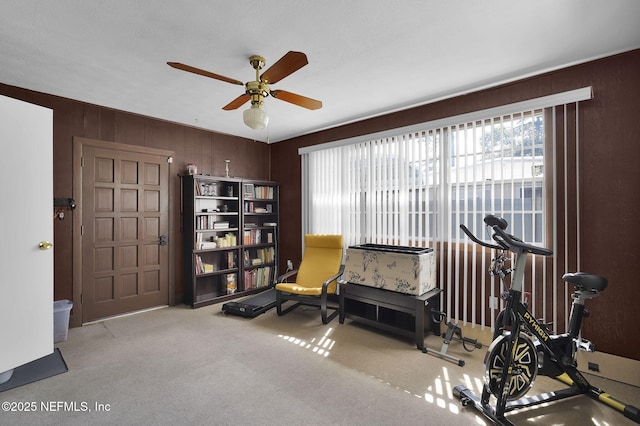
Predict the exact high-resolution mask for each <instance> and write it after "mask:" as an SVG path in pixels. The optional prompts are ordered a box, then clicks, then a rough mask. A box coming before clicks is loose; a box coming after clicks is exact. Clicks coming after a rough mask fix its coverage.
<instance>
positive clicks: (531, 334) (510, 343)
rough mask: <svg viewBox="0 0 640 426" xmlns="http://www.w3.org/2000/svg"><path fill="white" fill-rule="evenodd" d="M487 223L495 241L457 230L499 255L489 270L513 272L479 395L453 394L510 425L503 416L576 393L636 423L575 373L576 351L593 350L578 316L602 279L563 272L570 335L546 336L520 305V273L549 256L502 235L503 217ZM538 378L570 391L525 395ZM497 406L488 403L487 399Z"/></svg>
mask: <svg viewBox="0 0 640 426" xmlns="http://www.w3.org/2000/svg"><path fill="white" fill-rule="evenodd" d="M484 222H485V224H486V225H487V226H488V227H489V228H490V229H491V231H492V233H493V234H492V239H493V241H495V244H493V243H486V242H484V241H481V240H479V239H478V238H476V237H475V236H474V235H473V234H472V233H471V231H470V230H469V229H468V228H467V227H465V226H464V225H460V228H461V229H462V230H463V231H464V233H465V234H467V236H469V238H470V239H471V240H472V241H473V242H475V243H476V244H480V245H481V246H483V247H487V248H491V249H494V250H496V251H497V255H496V257H495V258H494V259H493V261H492V264H491V268H490V272H491V273H492V274H494V275H498V276H500V278H501V281H502V282H503V283H504V278H505V277H506V276H507V275H509V274H512V277H511V285H510V287H509V288H508V290H507V291H506V292H504V293H503V294H502V296H501V297H502V299H503V300H505V301H506V306H505V309H504V310H503V311H502V312H501V313H500V314H499V315H498V318H497V320H496V327H495V332H494V340H493V341H492V343H491V345H490V346H489V349H488V351H487V354H486V356H485V360H484V366H485V372H484V385H483V389H482V395H481V396H480V397H478V396H477V395H475V394H474V393H473V392H472V391H471V390H469V389H468V388H466V387H465V386H463V385H458V386H456V387H455V388H454V389H453V394H454V395H455V396H456V397H457V398H459V399H460V402H461V403H462V405H463V406H469V405H472V406H473V408H475V409H476V410H478V411H480V412H481V413H482V414H484V416H485V417H487V418H488V419H490V420H491V421H492V422H493V423H494V424H498V425H513V423H511V422H510V421H509V420H508V419H507V418H506V417H505V414H506V413H507V412H509V411H512V410H516V409H521V408H525V407H532V406H535V405H539V404H543V403H548V402H552V401H557V400H561V399H565V398H569V397H573V396H576V395H582V394H585V395H588V396H590V397H591V398H594V399H596V400H598V401H600V402H603V403H605V404H606V405H609V406H611V407H613V408H615V409H616V410H618V411H620V412H622V413H623V414H624V416H625V417H627V418H629V419H631V420H633V421H635V422H636V423H640V412H639V410H638V408H636V407H634V406H632V405H628V404H625V403H623V402H621V401H619V400H618V399H616V398H614V397H612V396H611V395H609V394H607V393H606V392H604V391H602V390H601V389H598V388H596V387H595V386H592V385H591V384H589V382H588V381H587V379H586V378H585V377H584V376H583V375H582V374H581V373H580V372H579V371H578V368H577V363H576V352H577V351H578V350H587V351H593V350H595V347H594V345H593V344H592V343H591V342H589V341H587V340H584V339H582V338H581V337H580V336H579V333H580V327H581V325H582V318H584V317H585V316H587V315H588V313H587V312H586V311H585V309H584V304H585V301H586V300H588V299H591V298H593V297H596V296H597V295H598V294H599V293H600V292H601V291H603V290H604V289H605V288H606V287H607V280H606V278H603V277H600V276H598V275H593V274H587V273H583V272H576V273H567V274H564V275H563V277H562V279H563V281H565V282H566V283H569V284H572V285H573V286H574V288H575V292H574V293H573V295H572V298H573V303H572V307H571V315H570V319H569V332H568V333H564V334H559V335H552V334H549V331H548V328H547V324H544V323H542V322H540V321H538V320H536V319H535V318H534V317H533V315H532V314H531V313H530V312H529V310H528V309H527V306H526V304H525V303H523V300H522V299H523V282H524V271H525V266H526V263H527V254H536V255H541V256H551V255H552V254H553V252H552V251H551V250H549V249H546V248H542V247H537V246H534V245H531V244H527V243H525V242H523V241H522V240H520V239H518V238H516V237H514V236H513V235H510V234H508V233H507V232H505V230H506V229H507V226H508V224H507V221H506V220H505V219H502V218H499V217H496V216H493V215H488V216H486V217H485V218H484ZM505 251H510V252H512V253H514V254H515V255H516V260H515V267H514V268H513V269H508V268H506V267H505V262H506V261H507V260H508V258H507V257H506V256H505V255H504V253H505ZM538 374H541V375H544V376H549V377H552V378H554V379H557V380H560V381H561V382H563V383H565V384H566V385H568V386H569V387H568V388H565V389H561V390H558V391H554V392H546V393H544V394H541V395H535V396H530V397H526V396H525V395H526V393H527V392H528V391H529V389H530V388H531V386H532V385H533V382H534V380H535V378H536V376H537V375H538ZM492 396H493V397H495V404H491V403H490V400H491V397H492Z"/></svg>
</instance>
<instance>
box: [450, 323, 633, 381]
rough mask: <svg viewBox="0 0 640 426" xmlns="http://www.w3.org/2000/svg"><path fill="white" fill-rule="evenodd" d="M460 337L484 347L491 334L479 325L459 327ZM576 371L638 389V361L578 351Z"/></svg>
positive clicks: (487, 328)
mask: <svg viewBox="0 0 640 426" xmlns="http://www.w3.org/2000/svg"><path fill="white" fill-rule="evenodd" d="M441 329H442V332H443V333H444V332H445V331H446V324H441ZM460 329H461V330H462V335H463V336H464V337H468V338H470V339H477V340H478V342H480V343H482V344H483V345H485V346H489V345H490V344H491V338H492V337H493V332H492V331H491V328H489V327H482V326H479V325H472V324H468V325H460ZM577 360H578V370H580V371H581V372H583V373H588V374H591V375H594V376H598V377H604V378H605V379H610V380H615V381H617V382H620V383H625V384H628V385H632V386H637V387H640V361H637V360H634V359H630V358H624V357H621V356H617V355H612V354H608V353H604V352H584V351H579V352H578V356H577ZM589 363H593V364H596V365H597V367H598V370H599V371H593V370H590V369H589Z"/></svg>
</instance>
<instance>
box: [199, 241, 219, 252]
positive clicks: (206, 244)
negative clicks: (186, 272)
mask: <svg viewBox="0 0 640 426" xmlns="http://www.w3.org/2000/svg"><path fill="white" fill-rule="evenodd" d="M216 247H218V244H217V243H216V242H215V241H203V242H201V243H200V244H199V246H198V248H199V249H200V250H209V249H214V248H216Z"/></svg>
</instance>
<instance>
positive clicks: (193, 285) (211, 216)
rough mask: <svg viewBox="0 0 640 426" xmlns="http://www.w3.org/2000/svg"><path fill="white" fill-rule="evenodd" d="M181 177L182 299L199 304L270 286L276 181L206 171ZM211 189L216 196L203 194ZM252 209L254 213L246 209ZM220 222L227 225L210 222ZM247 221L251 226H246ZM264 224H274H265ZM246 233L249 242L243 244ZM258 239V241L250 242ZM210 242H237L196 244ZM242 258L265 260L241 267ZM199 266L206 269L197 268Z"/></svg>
mask: <svg viewBox="0 0 640 426" xmlns="http://www.w3.org/2000/svg"><path fill="white" fill-rule="evenodd" d="M181 180H182V194H181V195H182V200H183V208H182V213H183V216H182V219H183V221H182V230H183V259H184V288H185V303H187V304H190V305H191V306H192V307H194V308H197V307H200V306H206V305H210V304H213V303H218V302H222V301H224V300H229V299H233V298H237V297H241V296H246V295H248V294H252V293H255V292H258V291H262V290H264V289H265V288H267V287H268V286H270V285H272V284H273V282H274V281H275V278H276V277H275V274H276V273H277V263H278V261H277V259H278V253H277V251H276V247H277V246H278V245H277V237H278V235H277V224H278V213H277V212H278V192H279V186H278V184H277V183H275V182H270V181H261V180H248V179H240V178H226V177H216V176H207V175H183V176H181ZM210 191H211V192H213V193H214V194H215V195H203V193H204V192H210ZM245 191H246V192H245ZM254 194H255V195H258V194H265V195H266V194H269V195H271V194H273V198H272V197H269V198H263V197H260V196H259V197H254V196H253V195H254ZM245 197H249V198H245ZM245 200H247V201H246V209H245ZM249 207H250V208H249ZM254 209H257V210H258V212H255V211H254V212H249V211H248V210H254ZM245 210H247V211H245ZM263 210H269V211H263ZM221 222H222V223H225V224H227V223H228V225H229V226H228V227H226V228H214V227H213V226H214V223H221ZM247 222H249V223H250V224H251V225H250V226H247ZM265 222H267V223H274V224H275V225H276V226H272V225H265ZM225 234H229V235H225ZM245 234H246V237H247V240H246V242H248V243H249V244H245ZM256 240H258V241H260V243H258V244H251V242H255V241H256ZM267 240H268V241H267ZM213 241H216V242H217V243H218V244H219V245H220V244H228V243H229V242H231V243H232V244H233V243H235V244H234V245H232V246H231V245H229V246H222V247H220V246H218V247H210V248H194V247H201V245H200V244H205V243H207V242H213ZM245 259H263V261H265V262H264V263H261V264H256V265H253V264H247V265H245V263H244V260H245ZM266 260H268V262H266ZM236 265H237V266H236ZM229 266H231V267H229ZM211 268H213V269H215V270H213V271H211ZM203 270H208V271H209V272H206V273H203V272H200V271H203ZM196 272H200V273H196Z"/></svg>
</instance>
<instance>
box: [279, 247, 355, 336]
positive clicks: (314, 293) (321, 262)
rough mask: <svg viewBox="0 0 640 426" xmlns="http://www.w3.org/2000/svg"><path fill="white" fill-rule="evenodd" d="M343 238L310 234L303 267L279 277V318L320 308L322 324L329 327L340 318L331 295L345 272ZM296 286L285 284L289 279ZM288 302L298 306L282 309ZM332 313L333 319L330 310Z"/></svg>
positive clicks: (301, 264)
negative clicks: (303, 309)
mask: <svg viewBox="0 0 640 426" xmlns="http://www.w3.org/2000/svg"><path fill="white" fill-rule="evenodd" d="M343 246H344V238H343V237H342V235H320V234H307V235H305V236H304V256H303V257H302V262H300V267H299V268H298V269H295V270H293V271H289V272H287V273H286V274H284V275H281V276H280V277H278V281H277V283H276V287H275V288H276V309H277V311H278V315H284V314H286V313H287V312H290V311H291V310H293V309H295V308H297V307H298V306H300V305H309V306H318V307H320V311H321V314H322V323H323V324H328V323H329V321H331V320H332V319H333V318H335V316H336V315H337V314H338V310H339V307H338V306H335V305H332V306H329V305H330V304H331V301H330V300H329V299H330V297H329V296H330V295H334V294H336V292H337V287H338V282H337V280H338V277H340V275H342V272H343V271H344V265H343V264H342V249H343ZM294 275H295V276H296V277H295V282H285V280H287V279H288V278H289V277H292V276H294ZM287 300H293V301H295V302H296V303H295V304H293V305H291V306H289V307H287V308H286V309H282V304H283V303H284V302H286V301H287ZM328 309H332V310H333V312H332V313H331V315H327V310H328Z"/></svg>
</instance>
